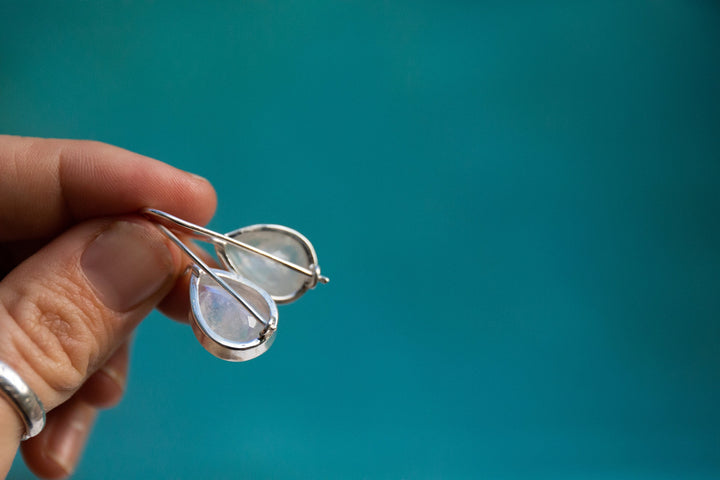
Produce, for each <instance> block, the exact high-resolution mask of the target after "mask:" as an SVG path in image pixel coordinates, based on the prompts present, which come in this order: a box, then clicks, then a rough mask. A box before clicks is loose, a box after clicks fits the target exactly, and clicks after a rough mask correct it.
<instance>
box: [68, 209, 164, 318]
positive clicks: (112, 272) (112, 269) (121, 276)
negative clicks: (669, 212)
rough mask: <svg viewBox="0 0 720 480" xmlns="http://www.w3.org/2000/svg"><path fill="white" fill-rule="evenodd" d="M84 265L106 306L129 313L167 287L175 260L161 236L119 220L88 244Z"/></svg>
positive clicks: (135, 224)
mask: <svg viewBox="0 0 720 480" xmlns="http://www.w3.org/2000/svg"><path fill="white" fill-rule="evenodd" d="M80 265H81V266H82V269H83V271H84V272H85V277H86V278H87V279H88V280H89V282H90V284H91V285H92V286H93V288H94V290H95V292H96V293H97V296H98V297H99V298H100V300H101V301H102V302H103V303H104V304H105V306H107V307H108V308H110V309H112V310H115V311H118V312H125V311H128V310H130V309H132V308H133V307H135V306H137V305H138V304H139V303H141V302H142V301H143V300H146V299H147V298H149V297H150V296H151V295H152V294H153V293H155V292H157V291H158V290H159V289H160V288H161V287H162V286H163V285H164V284H165V282H166V281H167V280H168V278H169V277H170V275H171V272H172V268H173V259H172V254H171V253H170V251H169V250H168V248H167V247H166V245H165V242H164V241H163V240H162V238H160V237H159V233H157V232H155V231H153V230H150V229H149V228H148V227H147V226H144V225H142V224H139V223H133V222H127V221H118V222H115V223H113V224H112V225H111V226H110V227H109V228H108V229H107V230H105V231H104V232H103V233H101V234H100V235H99V236H98V237H97V238H96V239H95V240H93V242H92V243H91V244H90V245H88V247H87V248H86V249H85V252H84V253H83V255H82V258H81V259H80Z"/></svg>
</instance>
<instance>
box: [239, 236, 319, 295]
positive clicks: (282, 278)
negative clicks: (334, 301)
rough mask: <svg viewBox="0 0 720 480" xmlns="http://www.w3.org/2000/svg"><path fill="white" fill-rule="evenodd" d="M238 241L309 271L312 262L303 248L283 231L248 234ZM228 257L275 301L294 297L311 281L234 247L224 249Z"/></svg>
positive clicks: (280, 265)
mask: <svg viewBox="0 0 720 480" xmlns="http://www.w3.org/2000/svg"><path fill="white" fill-rule="evenodd" d="M235 238H236V239H237V240H239V241H241V242H243V243H246V244H248V245H252V246H253V247H257V248H259V249H260V250H263V251H265V252H267V253H270V254H272V255H274V256H276V257H279V258H282V259H283V260H287V261H289V262H292V263H294V264H296V265H299V266H301V267H305V268H308V267H309V266H310V263H311V262H312V260H311V257H310V256H309V255H308V253H307V250H306V248H305V247H304V246H303V244H302V243H301V242H300V241H299V240H298V239H297V238H295V237H293V236H291V235H289V234H287V233H286V232H283V231H282V230H254V231H246V232H242V233H240V234H237V235H235ZM225 253H226V255H227V258H228V260H229V262H230V264H231V266H232V267H233V269H234V270H235V271H236V272H238V273H240V275H242V276H243V277H247V278H248V279H249V280H250V281H251V282H253V283H256V284H257V285H258V286H260V287H261V288H263V289H265V290H266V291H267V292H268V293H269V294H270V295H272V296H273V298H276V299H278V298H282V297H291V296H293V295H294V294H295V293H296V292H297V291H298V290H300V289H301V288H302V287H303V285H304V284H305V282H307V281H308V277H307V276H305V275H303V274H302V273H298V272H296V271H294V270H292V269H290V268H288V267H286V266H285V265H283V264H281V263H278V262H276V261H274V260H271V259H269V258H265V257H263V256H261V255H258V254H256V253H252V252H249V251H247V250H244V249H241V248H238V247H235V246H232V245H227V246H225Z"/></svg>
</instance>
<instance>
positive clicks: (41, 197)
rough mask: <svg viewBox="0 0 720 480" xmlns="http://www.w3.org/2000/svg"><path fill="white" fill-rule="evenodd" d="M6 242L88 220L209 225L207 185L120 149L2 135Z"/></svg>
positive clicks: (1, 234)
mask: <svg viewBox="0 0 720 480" xmlns="http://www.w3.org/2000/svg"><path fill="white" fill-rule="evenodd" d="M0 205H2V208H0V240H2V241H7V240H17V239H26V238H42V237H48V236H52V235H55V234H57V233H59V232H61V231H63V230H65V229H67V227H69V226H70V225H72V224H75V223H78V222H80V221H82V220H86V219H88V218H93V217H100V216H109V215H121V214H126V213H131V212H136V211H138V210H139V209H141V208H143V207H153V208H157V209H160V210H164V211H167V212H169V213H172V214H174V215H177V216H179V217H182V218H185V219H187V220H189V221H191V222H193V223H198V224H205V223H207V222H208V221H209V220H210V218H211V217H212V215H213V213H214V211H215V205H216V197H215V192H214V190H213V188H212V186H211V185H210V184H209V183H208V182H207V180H205V179H203V178H201V177H198V176H195V175H192V174H190V173H187V172H184V171H182V170H179V169H176V168H174V167H172V166H170V165H167V164H165V163H162V162H160V161H157V160H153V159H151V158H148V157H145V156H142V155H138V154H136V153H132V152H129V151H127V150H123V149H121V148H118V147H114V146H111V145H107V144H104V143H100V142H93V141H85V140H55V139H37V138H27V137H13V136H7V135H0Z"/></svg>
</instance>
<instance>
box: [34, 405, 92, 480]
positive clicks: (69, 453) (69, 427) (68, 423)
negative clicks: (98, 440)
mask: <svg viewBox="0 0 720 480" xmlns="http://www.w3.org/2000/svg"><path fill="white" fill-rule="evenodd" d="M96 417H97V409H95V408H94V407H93V406H91V405H89V404H88V403H86V402H85V401H83V400H82V399H80V398H75V397H73V398H71V399H70V400H68V401H67V402H65V403H64V404H63V405H61V406H59V407H58V408H56V409H55V410H53V411H52V412H50V413H49V414H48V416H47V423H46V424H45V429H44V430H43V431H42V432H40V433H39V434H38V435H37V436H36V437H33V438H31V439H29V440H26V441H24V442H23V443H22V444H21V446H20V450H21V452H22V456H23V459H24V460H25V464H26V465H27V466H28V468H29V469H30V470H31V471H32V472H33V473H34V474H35V475H37V476H39V477H42V478H64V477H67V476H68V475H70V474H71V473H72V472H73V471H75V468H76V467H77V464H78V461H79V460H80V456H81V454H82V452H83V450H84V449H85V443H86V442H87V439H88V436H89V435H90V431H91V430H92V427H93V425H94V423H95V419H96Z"/></svg>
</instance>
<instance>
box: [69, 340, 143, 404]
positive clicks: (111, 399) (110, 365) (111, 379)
mask: <svg viewBox="0 0 720 480" xmlns="http://www.w3.org/2000/svg"><path fill="white" fill-rule="evenodd" d="M129 360H130V342H129V341H127V342H125V343H123V344H122V345H120V348H118V349H117V350H116V351H115V353H113V354H112V356H111V357H110V358H109V359H108V361H107V362H105V364H104V365H103V366H102V367H100V369H99V370H98V371H96V372H95V373H93V374H92V375H91V376H90V378H88V379H87V381H86V382H85V383H84V384H83V386H82V387H80V390H79V391H78V392H77V393H76V394H75V395H76V396H78V397H80V398H82V399H83V400H84V401H85V402H87V403H88V404H89V405H92V406H93V407H96V408H110V407H114V406H115V405H117V404H118V403H119V402H120V400H121V399H122V396H123V394H124V393H125V385H126V384H127V374H128V363H129Z"/></svg>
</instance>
